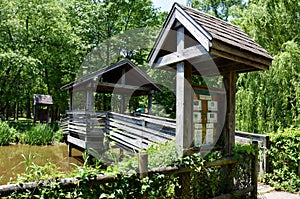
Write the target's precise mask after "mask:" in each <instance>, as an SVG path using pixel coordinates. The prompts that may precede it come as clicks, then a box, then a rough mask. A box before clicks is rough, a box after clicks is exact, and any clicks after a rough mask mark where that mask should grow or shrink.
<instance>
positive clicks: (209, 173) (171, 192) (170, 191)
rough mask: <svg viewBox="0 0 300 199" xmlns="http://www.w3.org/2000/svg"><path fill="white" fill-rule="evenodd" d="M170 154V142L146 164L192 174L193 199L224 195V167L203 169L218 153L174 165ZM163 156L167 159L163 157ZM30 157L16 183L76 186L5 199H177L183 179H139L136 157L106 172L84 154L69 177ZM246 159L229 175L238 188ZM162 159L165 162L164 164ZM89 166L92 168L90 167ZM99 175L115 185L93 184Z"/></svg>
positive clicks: (54, 187)
mask: <svg viewBox="0 0 300 199" xmlns="http://www.w3.org/2000/svg"><path fill="white" fill-rule="evenodd" d="M246 148H248V147H246ZM172 150H174V151H176V147H174V143H172V142H170V143H166V144H163V145H158V146H153V147H151V148H150V149H149V150H148V153H149V161H150V162H151V161H160V162H161V163H155V162H153V163H150V164H151V165H152V166H153V167H155V166H168V165H172V166H179V167H188V168H191V169H192V172H191V173H190V174H187V175H186V177H188V178H190V179H191V183H190V190H191V192H190V194H191V195H193V197H194V198H207V197H214V196H217V195H220V194H221V193H224V190H225V188H226V187H225V185H226V183H224V180H225V179H226V175H225V173H226V172H225V171H226V170H224V167H213V168H206V167H205V165H206V163H208V162H211V161H214V160H218V159H220V158H221V157H222V154H221V152H218V151H214V152H210V153H209V154H207V155H206V156H205V157H204V158H203V157H202V156H201V155H200V154H199V153H198V154H193V155H191V156H186V157H184V158H182V159H177V160H175V161H174V159H175V158H177V156H176V153H174V152H169V151H172ZM245 151H248V149H245V148H243V146H239V147H238V148H237V149H236V152H238V153H240V154H243V153H244V152H245ZM163 153H165V154H167V155H163ZM155 154H157V155H155ZM168 155H169V156H170V157H168ZM151 156H153V157H151ZM33 157H34V156H32V155H29V156H28V157H23V158H24V161H23V163H22V164H25V165H26V166H27V168H26V171H25V173H24V174H21V175H20V176H19V177H18V180H17V182H18V183H24V182H28V181H38V180H45V179H46V180H51V179H56V178H64V177H75V178H77V179H78V185H77V186H76V187H75V188H66V189H61V188H60V184H59V183H56V182H55V181H52V182H51V183H49V184H47V185H40V186H39V188H38V189H36V190H35V191H34V192H32V193H30V192H25V193H20V194H16V193H15V194H12V195H11V196H10V197H8V198H22V197H23V198H26V197H31V198H139V197H141V196H142V195H145V196H146V197H147V198H153V199H154V198H176V194H180V189H181V186H182V184H181V183H182V181H181V179H182V178H181V177H184V176H182V174H175V175H165V174H159V173H156V174H150V173H149V175H148V176H147V177H145V178H143V179H140V178H139V174H138V173H137V172H136V170H131V168H132V165H131V163H133V162H135V163H136V164H137V159H136V156H135V157H130V159H129V157H128V158H126V157H125V158H124V159H123V161H124V162H126V163H124V164H123V168H125V167H126V166H128V168H127V169H124V170H120V167H118V166H120V165H118V166H117V165H111V166H108V167H107V168H105V167H103V166H102V164H101V161H95V160H94V161H92V159H91V157H90V156H88V155H87V154H86V153H85V155H84V164H83V166H76V169H75V170H74V172H72V174H70V175H69V176H67V175H64V174H61V173H56V171H57V168H56V167H55V166H54V165H52V164H51V163H47V164H46V165H45V166H43V167H41V166H38V165H36V164H34V163H33V162H32V159H33ZM245 157H247V156H245ZM245 157H244V158H243V159H242V162H241V163H240V164H238V165H237V166H236V167H234V169H233V170H234V172H231V173H232V175H235V176H236V178H237V182H239V183H238V185H237V186H244V185H243V183H249V182H250V181H249V180H250V178H249V176H248V175H247V172H248V171H249V169H248V167H247V165H248V162H247V161H249V160H250V159H249V160H248V159H247V158H245ZM164 158H166V159H167V160H163V159H164ZM133 159H135V160H133ZM128 160H130V161H128ZM127 161H128V162H129V163H127ZM91 162H93V164H90V163H91ZM241 165H242V166H241ZM124 171H125V172H124ZM120 172H122V173H120ZM224 172H225V173H224ZM242 172H244V173H243V175H241V173H242ZM99 174H104V175H108V176H113V177H115V181H114V182H110V183H105V184H97V183H95V182H92V181H93V179H95V177H96V175H99ZM241 176H243V177H241ZM227 177H228V176H227Z"/></svg>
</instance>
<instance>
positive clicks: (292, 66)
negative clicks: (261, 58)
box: [233, 0, 300, 133]
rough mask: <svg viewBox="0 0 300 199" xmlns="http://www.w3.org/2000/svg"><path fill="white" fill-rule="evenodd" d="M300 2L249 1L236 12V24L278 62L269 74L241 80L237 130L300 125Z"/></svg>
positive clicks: (239, 81) (251, 75) (263, 130)
mask: <svg viewBox="0 0 300 199" xmlns="http://www.w3.org/2000/svg"><path fill="white" fill-rule="evenodd" d="M299 12H300V2H299V1H297V0H291V1H284V0H256V1H250V3H249V5H248V7H247V8H246V9H244V10H242V9H236V10H235V14H236V15H237V16H238V18H236V19H234V20H233V22H234V23H236V24H237V25H239V26H240V27H241V28H242V29H244V30H245V31H246V32H247V33H248V34H249V35H251V37H252V38H253V39H254V40H255V41H257V42H258V43H259V44H261V45H262V46H263V47H264V48H265V49H266V50H268V51H269V52H270V53H271V54H272V56H274V58H275V60H274V62H273V65H272V66H271V67H270V70H269V71H266V72H263V73H249V74H243V75H242V76H240V77H239V79H238V93H237V117H236V119H237V128H239V129H240V130H244V131H251V132H259V133H264V132H271V131H274V130H277V129H278V128H285V127H289V126H291V125H294V126H299V124H300V123H299V122H300V95H299V94H300V83H299V78H300V46H299V39H300V38H299V35H300V13H299Z"/></svg>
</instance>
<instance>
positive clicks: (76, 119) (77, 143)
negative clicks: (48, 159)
mask: <svg viewBox="0 0 300 199" xmlns="http://www.w3.org/2000/svg"><path fill="white" fill-rule="evenodd" d="M68 115H69V118H68V128H67V129H64V132H65V133H67V134H68V136H67V142H68V146H69V155H70V156H71V155H72V154H71V151H72V147H79V148H81V149H93V151H94V152H101V151H102V150H103V149H104V145H103V139H104V133H105V131H104V128H105V118H106V113H104V112H86V111H77V112H68ZM94 155H95V154H94Z"/></svg>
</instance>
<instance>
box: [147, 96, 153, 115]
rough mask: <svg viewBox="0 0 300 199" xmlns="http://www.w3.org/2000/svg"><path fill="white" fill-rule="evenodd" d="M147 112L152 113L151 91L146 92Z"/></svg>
mask: <svg viewBox="0 0 300 199" xmlns="http://www.w3.org/2000/svg"><path fill="white" fill-rule="evenodd" d="M147 108H148V114H151V113H152V93H149V94H148V107H147Z"/></svg>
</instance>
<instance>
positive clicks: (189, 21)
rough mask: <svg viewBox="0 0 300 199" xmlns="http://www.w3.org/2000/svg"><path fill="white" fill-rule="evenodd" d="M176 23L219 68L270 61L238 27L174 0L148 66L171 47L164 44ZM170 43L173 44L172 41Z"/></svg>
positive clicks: (244, 68) (262, 66)
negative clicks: (200, 46)
mask: <svg viewBox="0 0 300 199" xmlns="http://www.w3.org/2000/svg"><path fill="white" fill-rule="evenodd" d="M178 22H179V23H180V24H182V25H183V26H184V27H185V28H186V30H187V31H188V32H189V36H190V37H192V38H193V39H195V40H196V41H198V43H200V44H201V45H202V46H203V47H204V49H206V51H207V52H208V53H209V54H210V55H211V56H213V57H214V61H215V62H216V65H217V66H218V67H219V68H222V70H225V69H224V65H223V66H222V64H224V63H226V64H227V65H231V66H233V67H232V68H231V69H229V68H228V67H227V69H226V70H231V71H237V72H248V71H255V70H267V69H269V66H270V65H271V64H272V60H273V58H272V56H270V55H269V53H268V52H267V51H266V50H265V49H264V48H263V47H261V46H260V45H259V44H257V43H256V42H255V41H254V40H253V39H252V38H251V37H250V36H249V35H247V34H246V33H245V32H243V31H242V30H241V28H239V27H238V26H236V25H233V24H231V23H228V22H225V21H223V20H221V19H218V18H216V17H214V16H211V15H209V14H206V13H203V12H201V11H199V10H196V9H193V8H189V7H186V6H183V5H180V4H177V3H175V4H174V5H173V7H172V9H171V11H170V13H169V15H168V17H167V19H166V21H165V23H164V26H163V28H162V31H161V33H160V35H159V36H158V38H157V41H156V43H155V45H154V47H153V49H152V51H151V52H150V54H149V57H148V60H149V64H150V66H152V67H155V63H156V62H157V61H158V59H159V57H161V56H164V55H165V54H166V49H167V50H170V49H174V46H173V47H172V48H171V47H170V45H171V44H168V43H171V42H172V41H170V40H172V39H173V40H174V35H173V36H172V34H171V33H170V30H176V28H177V26H178ZM185 34H186V33H185ZM175 39H176V38H175ZM174 42H175V43H176V40H175V41H173V43H174ZM170 52H172V51H170ZM173 52H174V51H173ZM237 65H239V66H238V67H237Z"/></svg>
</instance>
